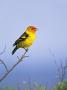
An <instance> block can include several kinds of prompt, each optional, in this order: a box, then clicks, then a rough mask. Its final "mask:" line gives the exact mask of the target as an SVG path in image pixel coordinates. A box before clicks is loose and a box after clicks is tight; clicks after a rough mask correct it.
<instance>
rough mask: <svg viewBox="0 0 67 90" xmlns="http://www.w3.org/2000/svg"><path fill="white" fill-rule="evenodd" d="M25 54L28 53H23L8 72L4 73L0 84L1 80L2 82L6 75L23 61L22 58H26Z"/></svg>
mask: <svg viewBox="0 0 67 90" xmlns="http://www.w3.org/2000/svg"><path fill="white" fill-rule="evenodd" d="M27 52H28V51H25V52H24V54H22V56H21V58H18V61H17V62H16V63H15V64H14V65H13V66H12V67H11V68H10V69H9V70H8V72H6V73H5V74H4V75H3V76H2V77H1V78H0V82H1V81H2V80H4V79H5V78H6V77H7V76H8V74H9V73H10V72H11V71H13V69H14V68H15V67H16V66H17V65H18V64H19V63H20V62H21V61H23V59H24V58H26V57H27V56H26V53H27ZM4 65H5V64H4Z"/></svg>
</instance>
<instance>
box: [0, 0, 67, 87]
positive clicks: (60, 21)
mask: <svg viewBox="0 0 67 90" xmlns="http://www.w3.org/2000/svg"><path fill="white" fill-rule="evenodd" d="M28 25H34V26H36V27H37V28H38V32H37V39H36V41H35V43H34V44H33V45H32V46H31V47H30V48H29V51H28V53H27V55H29V57H28V58H25V59H24V61H23V62H21V63H20V64H19V65H18V66H17V67H16V68H15V69H14V70H13V71H12V72H11V73H10V74H9V75H8V76H7V77H6V78H5V79H4V80H3V81H2V82H1V83H0V86H8V85H9V86H16V85H17V84H21V85H22V84H24V83H26V82H28V81H29V82H38V83H41V84H48V86H49V87H52V86H53V85H54V84H56V82H57V81H58V78H57V66H56V64H55V60H56V62H57V65H59V64H60V61H61V60H62V62H63V63H64V62H65V60H66V59H67V40H66V39H67V0H0V52H1V51H3V49H4V47H5V46H6V51H5V52H4V53H3V54H2V55H0V58H1V59H2V60H3V61H4V62H5V63H6V64H7V66H8V68H10V67H11V66H12V65H13V64H14V63H15V62H16V61H17V56H19V57H21V55H22V53H23V52H24V50H23V49H19V50H17V52H16V53H15V54H14V55H13V56H12V54H11V53H12V50H13V48H14V47H13V43H14V41H15V40H16V39H17V38H19V37H20V35H21V34H22V33H23V32H24V31H25V29H26V27H27V26H28ZM52 54H54V55H55V57H53V55H52ZM3 71H4V68H3V66H2V65H0V75H2V74H3Z"/></svg>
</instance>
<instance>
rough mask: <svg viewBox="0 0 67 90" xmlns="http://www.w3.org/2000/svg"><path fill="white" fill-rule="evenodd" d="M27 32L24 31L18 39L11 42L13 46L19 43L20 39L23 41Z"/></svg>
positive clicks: (26, 36)
mask: <svg viewBox="0 0 67 90" xmlns="http://www.w3.org/2000/svg"><path fill="white" fill-rule="evenodd" d="M28 36H29V35H28V34H27V33H26V32H24V33H23V34H22V35H21V36H20V38H19V39H17V40H16V41H15V43H14V44H13V46H15V45H17V44H18V43H20V42H21V41H25V40H26V39H27V38H28Z"/></svg>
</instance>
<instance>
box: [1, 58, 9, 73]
mask: <svg viewBox="0 0 67 90" xmlns="http://www.w3.org/2000/svg"><path fill="white" fill-rule="evenodd" d="M0 62H1V64H3V66H4V67H5V69H6V71H7V72H8V68H7V66H6V64H5V63H4V61H2V60H1V59H0Z"/></svg>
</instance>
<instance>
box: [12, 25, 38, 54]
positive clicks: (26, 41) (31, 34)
mask: <svg viewBox="0 0 67 90" xmlns="http://www.w3.org/2000/svg"><path fill="white" fill-rule="evenodd" d="M36 31H37V28H36V27H35V26H28V27H27V28H26V30H25V32H24V33H23V34H22V35H21V36H20V37H19V39H17V40H16V41H15V42H14V44H13V46H15V48H14V50H13V51H12V55H13V54H14V53H15V52H16V50H17V49H19V48H24V49H25V50H26V51H27V50H28V48H29V47H30V46H31V45H32V44H33V42H34V41H35V39H36Z"/></svg>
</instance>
